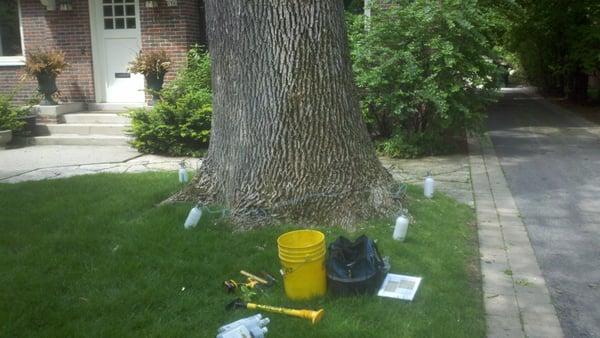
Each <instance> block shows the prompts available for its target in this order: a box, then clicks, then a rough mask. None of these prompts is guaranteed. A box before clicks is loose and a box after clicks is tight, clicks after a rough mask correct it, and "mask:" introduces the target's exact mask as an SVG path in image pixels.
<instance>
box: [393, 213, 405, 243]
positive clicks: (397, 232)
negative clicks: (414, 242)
mask: <svg viewBox="0 0 600 338" xmlns="http://www.w3.org/2000/svg"><path fill="white" fill-rule="evenodd" d="M407 231H408V217H406V215H404V214H402V215H400V216H398V218H396V226H394V234H393V235H392V238H394V240H396V241H400V242H402V241H404V238H406V232H407Z"/></svg>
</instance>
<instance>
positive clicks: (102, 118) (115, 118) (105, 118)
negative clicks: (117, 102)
mask: <svg viewBox="0 0 600 338" xmlns="http://www.w3.org/2000/svg"><path fill="white" fill-rule="evenodd" d="M60 122H63V123H67V124H69V123H75V124H92V123H96V124H129V123H130V122H131V119H130V118H129V117H127V116H123V115H120V114H118V113H115V112H97V111H93V112H85V113H71V114H64V115H62V116H61V120H60Z"/></svg>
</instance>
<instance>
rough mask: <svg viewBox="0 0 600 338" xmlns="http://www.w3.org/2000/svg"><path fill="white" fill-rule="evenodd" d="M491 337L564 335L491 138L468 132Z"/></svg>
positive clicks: (487, 321) (487, 316)
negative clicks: (478, 137) (471, 134)
mask: <svg viewBox="0 0 600 338" xmlns="http://www.w3.org/2000/svg"><path fill="white" fill-rule="evenodd" d="M468 142H469V162H470V164H471V182H472V184H473V197H474V199H475V208H476V212H477V227H478V231H477V232H478V236H479V252H480V263H481V272H482V274H483V296H484V305H485V313H486V323H487V336H488V337H530V338H531V337H540V338H541V337H545V338H551V337H564V335H563V332H562V329H561V327H560V323H559V321H558V317H557V315H556V311H555V309H554V306H553V305H552V303H551V299H550V293H549V292H548V289H547V287H546V282H545V280H544V277H543V276H542V272H541V270H540V268H539V266H538V263H537V260H536V258H535V253H534V251H533V248H532V246H531V243H530V241H529V236H528V234H527V229H526V227H525V224H524V223H523V221H522V220H521V217H520V215H519V211H518V209H517V206H516V204H515V201H514V199H513V196H512V193H511V192H510V189H509V188H508V184H507V182H506V179H505V177H504V173H503V172H502V168H501V166H500V163H499V161H498V158H497V157H496V154H495V151H494V147H493V145H492V142H491V140H490V139H489V137H487V136H485V137H483V138H482V139H481V140H479V139H476V138H474V137H469V140H468Z"/></svg>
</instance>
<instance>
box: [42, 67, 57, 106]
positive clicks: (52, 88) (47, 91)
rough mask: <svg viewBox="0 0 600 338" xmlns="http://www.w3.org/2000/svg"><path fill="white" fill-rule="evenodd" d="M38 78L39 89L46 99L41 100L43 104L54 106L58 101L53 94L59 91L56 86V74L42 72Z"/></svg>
mask: <svg viewBox="0 0 600 338" xmlns="http://www.w3.org/2000/svg"><path fill="white" fill-rule="evenodd" d="M37 80H38V90H39V91H40V93H41V94H42V95H44V99H43V100H42V102H40V105H42V106H54V105H57V103H56V101H54V98H53V97H52V95H53V94H54V93H56V92H57V91H58V88H57V87H56V75H54V74H47V73H42V74H39V75H38V76H37Z"/></svg>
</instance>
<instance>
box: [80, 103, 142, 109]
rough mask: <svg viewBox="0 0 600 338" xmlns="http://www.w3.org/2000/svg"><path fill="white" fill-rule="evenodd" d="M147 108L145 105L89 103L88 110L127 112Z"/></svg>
mask: <svg viewBox="0 0 600 338" xmlns="http://www.w3.org/2000/svg"><path fill="white" fill-rule="evenodd" d="M145 106H146V105H145V104H144V103H88V104H87V109H88V110H89V111H93V110H96V111H111V110H112V111H114V110H118V111H126V110H129V109H131V108H142V107H145Z"/></svg>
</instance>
